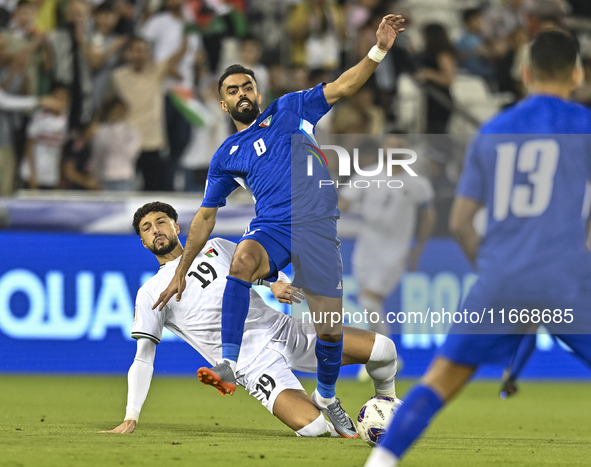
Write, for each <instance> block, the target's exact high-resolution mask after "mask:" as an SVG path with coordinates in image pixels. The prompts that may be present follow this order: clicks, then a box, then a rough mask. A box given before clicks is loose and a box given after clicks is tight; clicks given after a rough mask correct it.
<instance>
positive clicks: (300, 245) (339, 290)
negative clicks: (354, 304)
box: [240, 217, 343, 298]
mask: <svg viewBox="0 0 591 467" xmlns="http://www.w3.org/2000/svg"><path fill="white" fill-rule="evenodd" d="M243 240H255V241H256V242H258V243H260V244H261V245H262V246H263V248H264V249H265V250H266V251H267V254H268V255H269V267H270V269H271V270H270V272H269V275H268V276H267V277H266V278H265V279H271V280H273V279H276V278H277V274H278V272H279V271H281V270H282V269H283V268H285V267H286V266H287V265H288V264H289V263H292V266H293V271H294V279H293V282H292V284H293V285H294V286H295V287H301V288H306V289H309V290H311V291H312V292H314V293H317V294H319V295H324V296H325V297H334V298H339V297H342V296H343V261H342V259H341V242H340V241H339V239H338V238H337V219H336V218H335V217H329V218H326V219H320V220H317V221H312V222H306V223H302V224H293V225H281V224H279V225H278V224H270V223H268V222H257V220H256V219H255V220H254V221H253V222H251V223H250V225H249V228H248V231H247V232H246V233H245V234H244V235H243V237H242V238H241V239H240V241H243Z"/></svg>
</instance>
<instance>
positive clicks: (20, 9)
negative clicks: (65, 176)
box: [2, 0, 51, 161]
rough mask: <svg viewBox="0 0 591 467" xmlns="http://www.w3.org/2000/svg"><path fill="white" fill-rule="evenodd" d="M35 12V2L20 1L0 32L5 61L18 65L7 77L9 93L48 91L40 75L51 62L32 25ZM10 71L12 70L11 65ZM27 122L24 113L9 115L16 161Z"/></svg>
mask: <svg viewBox="0 0 591 467" xmlns="http://www.w3.org/2000/svg"><path fill="white" fill-rule="evenodd" d="M36 11H37V6H36V4H34V3H32V2H27V1H24V0H20V1H19V2H18V3H17V5H16V8H15V10H14V12H13V15H12V20H11V23H10V27H9V28H8V29H7V30H5V31H4V32H3V33H2V36H3V39H4V44H5V48H4V50H3V53H4V54H5V55H4V57H5V58H6V60H8V61H15V65H16V63H18V64H20V65H22V66H20V65H19V71H18V73H15V74H14V76H13V77H12V78H13V79H12V80H11V86H10V92H12V93H15V94H20V95H29V96H36V95H39V94H41V93H42V94H46V93H47V92H49V90H50V89H49V86H50V81H49V80H47V83H46V86H42V84H43V81H42V76H43V75H44V74H47V73H48V71H49V69H50V67H51V61H50V53H49V47H48V45H47V41H46V37H45V36H44V35H43V34H39V33H38V32H37V30H36V28H35V13H36ZM12 70H13V71H15V68H14V67H13V68H12ZM5 89H9V88H7V87H5ZM28 122H29V116H28V115H18V116H16V115H12V116H11V117H10V131H11V134H12V143H13V145H14V147H13V149H14V154H15V156H16V158H17V160H19V161H20V159H22V157H23V153H24V149H25V142H26V140H27V136H26V133H27V132H26V128H27V124H28Z"/></svg>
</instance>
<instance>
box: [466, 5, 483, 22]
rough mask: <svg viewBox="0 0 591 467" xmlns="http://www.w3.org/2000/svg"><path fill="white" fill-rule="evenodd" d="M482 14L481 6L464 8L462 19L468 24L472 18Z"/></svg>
mask: <svg viewBox="0 0 591 467" xmlns="http://www.w3.org/2000/svg"><path fill="white" fill-rule="evenodd" d="M481 15H482V10H481V9H480V8H469V9H467V10H464V12H463V13H462V20H463V21H464V24H468V23H469V22H470V21H472V18H475V17H476V16H481Z"/></svg>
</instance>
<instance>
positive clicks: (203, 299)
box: [131, 238, 289, 374]
mask: <svg viewBox="0 0 591 467" xmlns="http://www.w3.org/2000/svg"><path fill="white" fill-rule="evenodd" d="M235 248H236V244H234V243H232V242H230V241H228V240H224V239H221V238H214V239H211V240H209V241H208V242H207V243H206V245H205V247H204V248H203V250H202V251H201V252H200V253H199V254H198V255H197V257H196V258H195V260H194V261H193V264H192V265H191V267H190V268H189V272H188V274H187V277H186V281H187V287H186V289H185V291H184V293H183V296H182V299H181V300H180V301H178V302H177V301H176V299H175V298H173V299H172V300H170V301H169V302H168V304H167V305H166V306H165V307H164V308H163V309H162V311H158V309H155V310H152V305H153V304H154V303H155V302H156V300H157V298H158V296H159V295H160V292H161V291H162V290H164V289H165V288H166V286H167V285H168V284H169V283H170V281H171V280H172V277H173V275H174V273H175V270H176V267H177V265H178V263H179V261H180V257H179V258H177V259H175V260H174V261H170V262H168V263H166V264H164V265H163V266H161V268H160V271H158V274H156V275H155V276H154V277H152V278H151V279H149V280H148V281H147V282H146V283H145V284H144V285H143V286H142V287H141V288H140V290H139V291H138V294H137V298H136V305H135V314H134V319H133V327H132V331H131V336H132V337H133V338H135V339H139V338H148V339H151V340H152V341H154V342H156V343H159V342H160V339H161V338H162V329H163V328H164V327H166V328H167V329H169V330H170V331H172V332H173V333H174V334H176V335H177V336H179V337H180V338H181V339H183V340H184V341H185V342H186V343H187V344H189V345H190V346H191V347H193V348H194V349H195V350H197V352H199V353H200V354H201V355H202V356H203V357H204V358H205V359H206V360H207V361H208V362H209V363H211V364H215V363H216V362H218V361H220V360H221V359H222V345H221V344H222V338H221V330H222V298H223V294H224V289H225V287H226V276H227V275H228V274H229V269H230V262H231V260H232V255H233V254H234V250H235ZM287 320H289V317H288V316H287V315H284V314H283V313H281V312H278V311H276V310H274V309H273V308H271V307H269V306H268V305H266V304H265V303H264V301H263V299H262V298H261V296H260V295H259V294H257V293H256V292H255V291H254V290H252V289H251V291H250V308H249V312H248V316H247V318H246V323H245V325H244V338H243V342H242V348H241V350H240V357H239V359H238V365H237V372H238V374H240V370H241V369H242V368H245V367H246V366H248V365H249V364H250V363H252V362H253V361H254V359H255V357H256V356H257V355H258V354H259V353H260V352H261V350H263V348H264V347H265V346H266V345H267V344H268V343H269V342H270V340H271V338H272V337H273V335H274V334H275V333H276V332H277V330H278V329H279V328H281V327H282V326H283V325H284V324H285V322H286V321H287Z"/></svg>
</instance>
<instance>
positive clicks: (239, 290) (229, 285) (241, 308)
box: [222, 276, 252, 362]
mask: <svg viewBox="0 0 591 467" xmlns="http://www.w3.org/2000/svg"><path fill="white" fill-rule="evenodd" d="M226 279H228V281H227V282H226V289H225V290H224V299H223V301H222V358H223V359H226V360H232V361H234V362H237V361H238V354H239V353H240V345H241V344H242V334H244V322H245V321H246V315H247V314H248V307H249V306H250V288H251V287H252V284H250V283H249V282H246V281H243V280H242V279H238V278H236V277H232V276H227V277H226Z"/></svg>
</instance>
